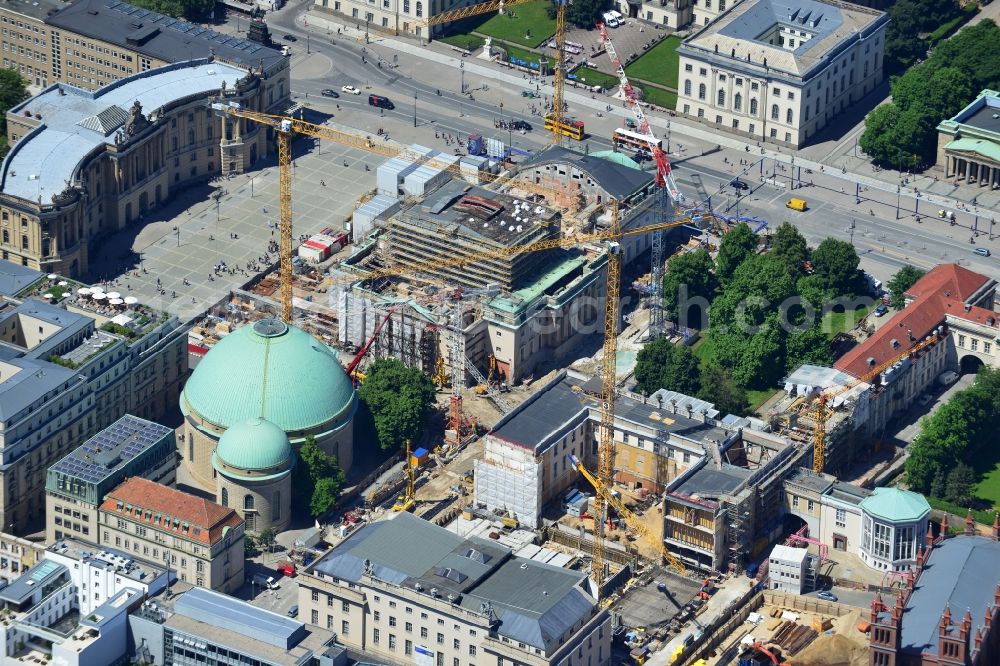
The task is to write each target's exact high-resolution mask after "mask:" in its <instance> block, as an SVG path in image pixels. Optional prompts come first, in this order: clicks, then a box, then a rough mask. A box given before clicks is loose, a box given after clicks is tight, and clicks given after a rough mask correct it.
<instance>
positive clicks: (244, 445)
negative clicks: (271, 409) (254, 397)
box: [215, 419, 292, 471]
mask: <svg viewBox="0 0 1000 666" xmlns="http://www.w3.org/2000/svg"><path fill="white" fill-rule="evenodd" d="M215 455H216V457H217V458H218V460H219V462H222V463H225V464H226V465H228V466H229V467H235V468H237V469H243V470H252V471H257V470H265V469H271V468H274V467H280V466H281V465H287V464H288V461H289V460H291V458H292V445H291V444H289V443H288V436H287V435H285V431H284V430H282V429H281V428H279V427H278V426H276V425H274V424H273V423H271V422H270V421H265V420H264V419H250V420H249V421H244V422H243V423H237V424H236V425H234V426H232V427H230V428H229V429H228V430H226V432H224V433H222V437H220V438H219V443H218V445H217V446H216V447H215Z"/></svg>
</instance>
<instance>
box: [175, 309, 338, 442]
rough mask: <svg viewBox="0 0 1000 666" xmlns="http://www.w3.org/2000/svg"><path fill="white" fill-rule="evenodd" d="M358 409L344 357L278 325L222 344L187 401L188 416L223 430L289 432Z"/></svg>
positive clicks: (191, 384) (263, 324) (196, 377)
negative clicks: (252, 424) (266, 425)
mask: <svg viewBox="0 0 1000 666" xmlns="http://www.w3.org/2000/svg"><path fill="white" fill-rule="evenodd" d="M185 403H186V404H185ZM356 406H357V398H356V396H355V394H354V387H353V386H352V385H351V380H350V379H349V378H348V377H347V375H346V374H345V373H344V369H343V368H342V367H341V365H340V362H339V361H338V360H337V357H336V355H335V354H334V353H333V352H332V351H331V350H330V349H329V348H328V347H326V346H325V345H323V344H322V343H320V342H319V341H318V340H316V339H315V338H314V337H312V336H311V335H309V334H308V333H306V332H305V331H303V330H301V329H298V328H295V327H294V326H287V325H285V324H284V323H282V322H280V321H278V320H275V319H265V320H262V321H258V322H256V323H254V324H252V325H246V326H242V327H240V328H238V329H236V330H235V331H233V332H232V333H230V334H229V335H227V336H226V337H224V338H223V339H222V340H220V341H219V343H218V344H217V345H215V347H213V348H212V349H211V351H209V352H208V354H206V355H205V358H203V359H202V360H201V362H200V363H199V364H198V366H197V367H196V368H195V370H194V372H193V373H192V374H191V378H190V379H188V381H187V384H186V385H185V386H184V391H183V393H182V395H181V409H182V410H184V411H185V412H186V411H188V410H190V411H192V412H194V413H196V414H197V415H199V416H200V417H202V418H203V419H205V420H206V421H208V422H209V423H212V424H214V425H216V426H218V427H220V428H230V427H231V426H234V425H236V424H238V423H244V422H246V421H249V420H250V419H254V418H264V419H267V420H268V421H270V422H271V423H273V424H275V425H276V426H278V427H279V428H281V429H282V430H284V431H285V432H286V433H294V432H298V431H303V430H311V429H313V428H316V427H319V426H322V425H329V424H331V423H332V422H334V421H345V420H346V419H349V418H351V416H352V415H353V412H354V410H355V408H356ZM338 427H339V424H338Z"/></svg>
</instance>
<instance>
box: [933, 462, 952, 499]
mask: <svg viewBox="0 0 1000 666" xmlns="http://www.w3.org/2000/svg"><path fill="white" fill-rule="evenodd" d="M947 489H948V487H947V486H946V485H945V481H944V470H943V469H941V468H940V467H939V468H938V470H937V471H936V472H934V480H933V481H931V496H932V497H944V496H945V493H946V492H947Z"/></svg>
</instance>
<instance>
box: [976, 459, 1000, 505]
mask: <svg viewBox="0 0 1000 666" xmlns="http://www.w3.org/2000/svg"><path fill="white" fill-rule="evenodd" d="M976 497H981V498H982V499H984V500H988V501H990V502H992V504H993V506H1000V463H998V464H996V465H995V466H994V467H993V469H991V470H989V471H988V472H986V473H985V474H983V478H982V479H980V480H979V483H977V484H976Z"/></svg>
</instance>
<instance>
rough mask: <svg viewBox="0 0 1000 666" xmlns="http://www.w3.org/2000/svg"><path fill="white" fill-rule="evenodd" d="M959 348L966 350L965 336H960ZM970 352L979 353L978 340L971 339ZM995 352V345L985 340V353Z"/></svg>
mask: <svg viewBox="0 0 1000 666" xmlns="http://www.w3.org/2000/svg"><path fill="white" fill-rule="evenodd" d="M958 346H959V347H960V348H961V349H965V348H966V347H965V336H964V335H959V336H958ZM968 348H969V351H979V340H978V339H977V338H973V337H971V336H970V337H969V347H968ZM992 351H993V343H991V342H987V341H986V340H983V353H984V354H989V353H991V352H992Z"/></svg>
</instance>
